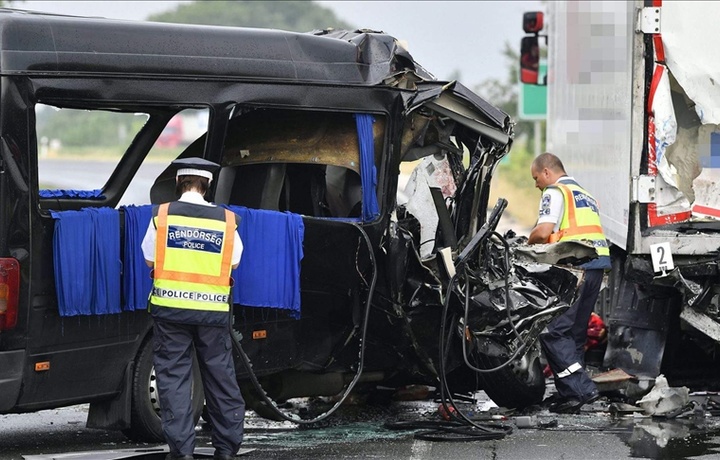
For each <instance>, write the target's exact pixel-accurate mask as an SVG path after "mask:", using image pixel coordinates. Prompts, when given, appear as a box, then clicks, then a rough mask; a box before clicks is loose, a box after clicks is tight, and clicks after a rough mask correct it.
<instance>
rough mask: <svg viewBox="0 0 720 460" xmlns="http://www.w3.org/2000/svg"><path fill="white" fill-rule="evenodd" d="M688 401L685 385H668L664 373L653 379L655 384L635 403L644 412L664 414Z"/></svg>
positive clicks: (688, 393) (673, 411)
mask: <svg viewBox="0 0 720 460" xmlns="http://www.w3.org/2000/svg"><path fill="white" fill-rule="evenodd" d="M689 401H690V390H689V389H688V388H687V387H670V386H669V385H668V382H667V379H666V378H665V376H664V375H662V374H660V375H659V376H658V377H657V378H656V379H655V386H654V387H653V388H652V390H650V393H648V394H646V395H645V396H644V397H643V398H642V399H640V400H639V401H638V402H637V403H638V405H639V406H640V407H642V408H643V410H644V411H645V413H646V414H648V415H655V416H666V415H668V414H673V413H675V412H677V411H678V410H679V409H683V408H684V407H685V406H686V405H687V404H688V402H689Z"/></svg>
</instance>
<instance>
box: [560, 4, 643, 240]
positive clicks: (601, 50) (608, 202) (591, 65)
mask: <svg viewBox="0 0 720 460" xmlns="http://www.w3.org/2000/svg"><path fill="white" fill-rule="evenodd" d="M548 8H549V11H548V23H549V24H550V27H549V29H548V35H549V41H548V55H549V56H551V58H550V59H549V68H548V80H549V81H548V125H547V130H548V131H547V134H548V135H547V139H548V151H550V152H553V153H555V154H556V155H558V156H559V157H560V159H561V160H562V161H563V163H564V164H565V167H566V169H567V171H568V174H570V175H572V176H573V177H575V178H576V179H577V180H578V182H579V183H580V184H581V185H582V186H583V187H585V188H586V189H587V190H588V191H589V192H590V193H592V194H593V195H594V196H595V198H596V199H597V200H598V201H599V203H600V211H601V219H602V224H603V228H604V230H605V233H606V236H607V237H608V239H609V240H610V241H611V242H612V243H613V244H615V245H617V246H620V247H622V248H623V249H625V248H626V246H627V236H628V226H629V219H630V217H629V216H630V201H631V200H630V197H631V193H630V192H631V184H632V175H633V174H632V173H631V171H633V170H634V169H635V168H637V167H638V166H637V165H638V163H639V160H638V158H634V156H635V155H634V154H633V148H632V147H633V146H632V142H633V137H632V134H633V129H632V127H633V59H632V51H633V46H632V45H633V38H634V37H633V35H634V34H633V30H634V11H633V10H634V7H633V4H632V3H630V2H574V1H573V2H548ZM556 18H557V20H559V21H563V23H560V24H557V25H553V21H555V20H556ZM640 122H641V120H640ZM640 126H642V124H640ZM641 129H642V128H641ZM638 147H640V146H638Z"/></svg>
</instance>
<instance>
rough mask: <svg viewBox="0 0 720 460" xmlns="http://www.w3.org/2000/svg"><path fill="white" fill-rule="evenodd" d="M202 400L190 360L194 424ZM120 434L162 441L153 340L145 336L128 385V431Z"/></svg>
mask: <svg viewBox="0 0 720 460" xmlns="http://www.w3.org/2000/svg"><path fill="white" fill-rule="evenodd" d="M204 401H205V397H204V393H203V389H202V380H201V377H200V368H199V366H198V364H197V360H196V359H195V358H194V357H193V382H192V408H193V415H194V421H195V424H197V423H198V421H199V420H200V415H201V414H202V410H203V404H204ZM123 434H124V435H125V436H127V438H128V439H130V440H132V441H140V442H163V441H164V440H165V438H164V436H163V432H162V426H161V422H160V402H159V401H158V397H157V384H156V382H155V369H154V367H153V339H152V334H151V335H149V336H148V338H147V339H146V340H145V342H144V343H143V345H142V346H141V348H140V353H138V355H137V358H136V360H135V370H134V373H133V382H132V402H131V414H130V428H128V429H125V430H123Z"/></svg>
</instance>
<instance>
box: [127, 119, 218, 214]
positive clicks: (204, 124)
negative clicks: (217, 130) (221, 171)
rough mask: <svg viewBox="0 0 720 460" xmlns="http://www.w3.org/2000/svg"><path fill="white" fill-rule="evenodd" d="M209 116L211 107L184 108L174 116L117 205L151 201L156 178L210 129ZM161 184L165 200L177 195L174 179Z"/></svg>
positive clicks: (140, 203) (159, 185)
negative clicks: (151, 192) (151, 191)
mask: <svg viewBox="0 0 720 460" xmlns="http://www.w3.org/2000/svg"><path fill="white" fill-rule="evenodd" d="M209 116H210V110H209V109H185V110H182V111H180V112H178V113H177V114H176V115H175V116H173V117H172V118H171V119H170V121H169V122H168V123H167V125H166V126H165V129H163V131H162V132H161V133H160V136H158V138H157V140H156V141H155V144H153V146H152V148H151V149H150V152H148V154H147V156H146V157H145V159H144V160H143V162H142V165H140V168H139V169H138V171H137V173H135V177H134V178H133V179H132V181H131V182H130V184H129V185H128V187H127V189H126V190H125V193H124V194H123V196H122V198H121V199H120V202H119V203H118V206H122V205H129V204H136V205H142V204H150V203H151V200H150V190H151V187H152V185H153V183H154V182H155V180H156V178H157V177H158V176H160V174H161V173H162V172H163V171H164V170H165V169H166V168H167V167H168V165H169V164H170V162H171V161H172V160H174V159H175V158H177V157H178V156H179V155H180V153H181V152H183V151H184V150H185V149H186V148H187V147H188V146H189V145H190V144H192V143H193V142H194V141H196V140H197V139H198V138H200V137H202V136H204V135H205V134H206V133H207V130H208V122H209ZM199 155H202V153H199ZM158 188H159V189H164V190H161V191H157V190H156V193H160V194H162V195H163V196H165V197H166V199H165V200H163V201H171V200H174V199H175V198H176V197H175V181H174V179H173V180H171V181H166V182H164V183H160V184H158V185H157V186H156V189H158Z"/></svg>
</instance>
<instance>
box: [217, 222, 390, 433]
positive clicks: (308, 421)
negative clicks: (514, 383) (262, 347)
mask: <svg viewBox="0 0 720 460" xmlns="http://www.w3.org/2000/svg"><path fill="white" fill-rule="evenodd" d="M348 224H349V225H352V226H353V227H355V228H356V229H357V230H358V231H359V232H360V233H361V235H362V236H363V237H364V239H365V244H366V245H367V247H368V253H369V254H370V261H371V263H372V267H373V276H372V281H371V282H370V286H369V290H368V296H367V300H366V302H365V317H364V318H363V324H362V332H361V334H360V353H359V357H358V368H357V372H356V373H355V377H354V378H353V379H352V381H350V383H349V384H348V386H347V388H346V389H345V392H344V393H343V395H342V397H341V398H340V399H339V400H338V401H337V402H336V403H335V404H334V405H333V406H332V407H331V408H330V409H328V411H327V412H324V413H322V414H320V415H319V416H317V417H315V418H312V419H301V418H300V417H298V416H297V415H295V414H290V415H288V414H286V413H285V412H283V411H281V410H280V408H278V407H277V405H276V404H275V402H274V401H273V400H272V399H270V397H269V396H268V395H267V393H266V392H265V389H263V387H262V385H260V382H259V381H258V379H257V376H256V375H255V372H253V368H252V363H250V358H249V357H248V355H247V354H246V353H245V350H243V347H242V344H241V343H240V341H239V340H238V338H237V337H236V336H235V334H234V333H233V330H232V326H233V321H232V314H233V308H232V296H231V297H230V299H231V300H230V337H232V342H233V347H234V348H235V351H236V352H237V353H238V355H240V359H241V360H242V362H243V364H244V365H245V368H246V369H247V371H248V375H249V376H250V381H251V382H252V384H253V386H254V387H255V389H256V390H257V391H258V393H259V394H260V397H261V398H262V400H263V401H264V402H265V403H266V404H267V405H268V407H269V408H270V410H272V411H273V412H274V413H275V414H276V415H277V416H278V417H280V418H281V419H283V420H286V421H288V422H292V423H297V424H298V425H310V424H313V423H317V422H319V421H321V420H324V419H325V418H327V417H329V416H330V415H332V414H333V413H334V412H335V411H336V410H338V408H340V405H342V403H343V402H345V399H346V398H347V397H348V395H349V394H350V392H351V391H352V389H353V388H354V387H355V385H356V384H357V382H358V381H359V380H360V376H361V375H362V371H363V366H364V364H365V338H366V335H367V326H368V322H369V321H368V319H369V317H370V304H371V302H372V298H373V295H374V293H375V284H376V282H377V263H376V261H375V253H374V252H373V248H372V243H371V242H370V238H369V237H368V235H367V233H366V232H365V231H364V230H363V229H362V227H360V226H359V225H357V224H355V223H352V222H348Z"/></svg>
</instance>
